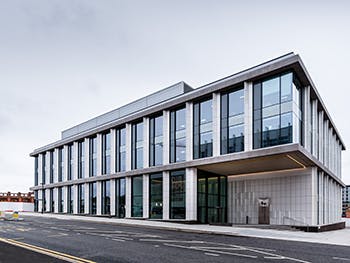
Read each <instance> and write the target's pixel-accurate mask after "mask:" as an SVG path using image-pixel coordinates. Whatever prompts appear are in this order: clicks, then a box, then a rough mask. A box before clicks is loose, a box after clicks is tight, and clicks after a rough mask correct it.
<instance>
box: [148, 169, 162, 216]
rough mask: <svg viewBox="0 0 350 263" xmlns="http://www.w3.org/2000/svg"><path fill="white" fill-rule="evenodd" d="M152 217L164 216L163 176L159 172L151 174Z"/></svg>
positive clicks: (150, 206)
mask: <svg viewBox="0 0 350 263" xmlns="http://www.w3.org/2000/svg"><path fill="white" fill-rule="evenodd" d="M149 208H150V218H154V219H162V218H163V176H162V174H161V173H159V174H151V175H150V205H149Z"/></svg>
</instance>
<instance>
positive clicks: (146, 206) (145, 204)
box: [142, 174, 149, 218]
mask: <svg viewBox="0 0 350 263" xmlns="http://www.w3.org/2000/svg"><path fill="white" fill-rule="evenodd" d="M142 177H143V178H142V188H143V191H142V203H143V205H142V206H143V218H149V175H148V174H144V175H143V176H142Z"/></svg>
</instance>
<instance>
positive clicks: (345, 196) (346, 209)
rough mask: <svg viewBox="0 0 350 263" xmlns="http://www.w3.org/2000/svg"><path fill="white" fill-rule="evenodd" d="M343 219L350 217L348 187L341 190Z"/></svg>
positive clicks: (349, 189) (349, 193)
mask: <svg viewBox="0 0 350 263" xmlns="http://www.w3.org/2000/svg"><path fill="white" fill-rule="evenodd" d="M342 215H343V217H350V185H346V186H345V187H344V188H343V214H342Z"/></svg>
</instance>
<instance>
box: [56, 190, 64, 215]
mask: <svg viewBox="0 0 350 263" xmlns="http://www.w3.org/2000/svg"><path fill="white" fill-rule="evenodd" d="M57 191H58V212H59V213H62V212H63V195H62V187H58V188H57Z"/></svg>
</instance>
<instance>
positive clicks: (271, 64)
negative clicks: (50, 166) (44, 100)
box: [30, 52, 345, 156]
mask: <svg viewBox="0 0 350 263" xmlns="http://www.w3.org/2000/svg"><path fill="white" fill-rule="evenodd" d="M287 69H292V70H294V71H295V72H296V74H297V75H298V77H299V79H300V81H301V82H302V85H303V86H310V87H311V96H312V97H315V98H317V99H318V101H319V107H320V108H322V110H323V111H324V112H325V118H326V119H328V120H329V122H330V125H331V126H332V127H333V129H334V131H335V133H336V135H337V137H338V140H339V141H340V143H341V145H342V147H343V150H345V144H344V142H343V140H342V139H341V136H340V134H339V132H338V130H337V128H336V127H335V125H334V122H333V120H332V119H331V117H330V115H329V113H328V111H327V109H326V107H325V104H324V102H323V101H322V99H321V97H320V95H319V93H318V91H317V89H316V87H315V84H314V83H313V81H312V79H311V77H310V75H309V73H308V72H307V70H306V68H305V66H304V63H303V62H302V60H301V58H300V56H299V55H296V54H294V53H293V52H291V53H288V54H285V55H283V56H280V57H277V58H275V59H272V60H269V61H267V62H264V63H261V64H259V65H256V66H254V67H251V68H248V69H246V70H243V71H240V72H238V73H235V74H233V75H230V76H227V77H224V78H222V79H219V80H216V81H214V82H211V83H209V84H206V85H204V86H201V87H198V88H196V89H192V88H191V87H190V86H189V85H187V84H186V83H185V82H179V83H177V84H175V85H173V86H170V87H168V88H165V89H163V90H160V91H158V92H156V93H153V94H151V95H149V96H146V97H144V98H141V99H139V100H136V101H134V102H132V103H129V104H127V105H125V106H123V107H120V108H118V109H116V110H113V111H111V112H108V113H105V114H102V115H100V116H98V117H96V118H93V119H91V120H88V121H87V122H84V123H81V124H79V125H77V126H74V127H72V128H70V129H67V130H65V131H63V132H62V139H61V140H59V141H56V142H54V143H51V144H48V145H46V146H43V147H40V148H38V149H35V150H34V151H33V152H32V153H31V154H30V155H31V156H35V155H37V154H39V153H41V152H44V151H47V150H51V149H53V148H56V147H60V146H62V145H65V144H67V143H71V142H73V141H76V140H79V139H82V138H85V137H88V136H91V135H93V134H95V133H98V132H102V131H105V130H107V129H110V128H113V127H116V126H119V125H121V124H123V123H126V122H131V121H133V120H136V119H138V118H141V117H143V116H147V115H150V114H153V113H156V112H159V111H161V110H164V109H168V108H171V107H175V106H176V105H178V104H181V103H185V102H187V101H191V100H194V99H196V98H198V97H202V96H205V95H208V94H210V93H212V92H217V91H220V90H221V89H224V88H226V87H230V86H234V85H238V84H240V83H243V82H244V81H254V80H257V79H261V78H264V77H267V76H272V75H273V74H277V73H280V72H283V71H285V70H287ZM162 92H163V93H162ZM157 94H162V95H164V97H163V96H160V98H158V99H159V102H156V101H157V99H156V98H155V97H157ZM174 94H175V96H173V97H172V96H170V95H174ZM124 109H127V110H126V111H125V112H129V113H127V114H126V113H125V114H121V112H123V110H124ZM113 117H115V118H116V119H113Z"/></svg>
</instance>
